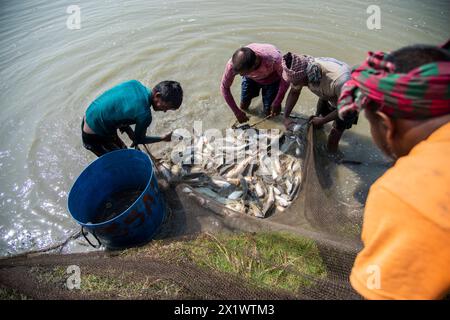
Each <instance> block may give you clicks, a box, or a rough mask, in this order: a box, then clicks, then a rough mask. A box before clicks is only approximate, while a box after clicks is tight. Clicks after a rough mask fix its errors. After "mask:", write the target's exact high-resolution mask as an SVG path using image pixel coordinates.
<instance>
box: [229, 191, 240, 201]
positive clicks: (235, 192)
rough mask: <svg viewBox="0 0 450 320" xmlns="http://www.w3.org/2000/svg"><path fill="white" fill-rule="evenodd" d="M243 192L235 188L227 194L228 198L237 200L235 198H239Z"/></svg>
mask: <svg viewBox="0 0 450 320" xmlns="http://www.w3.org/2000/svg"><path fill="white" fill-rule="evenodd" d="M243 194H244V192H243V191H242V190H236V191H234V192H232V193H231V194H230V195H229V196H228V199H230V200H237V199H239V198H241V197H242V195H243Z"/></svg>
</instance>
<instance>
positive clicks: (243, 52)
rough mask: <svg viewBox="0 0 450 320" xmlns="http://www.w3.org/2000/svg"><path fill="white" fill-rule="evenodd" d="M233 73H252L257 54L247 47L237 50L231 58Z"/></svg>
mask: <svg viewBox="0 0 450 320" xmlns="http://www.w3.org/2000/svg"><path fill="white" fill-rule="evenodd" d="M231 61H232V63H233V71H234V72H241V71H250V70H251V69H252V68H253V66H254V65H255V62H256V53H255V52H254V51H253V50H252V49H250V48H247V47H242V48H239V49H237V50H236V51H235V52H234V54H233V57H232V58H231Z"/></svg>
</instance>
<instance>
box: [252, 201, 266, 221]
mask: <svg viewBox="0 0 450 320" xmlns="http://www.w3.org/2000/svg"><path fill="white" fill-rule="evenodd" d="M249 209H250V210H251V212H252V214H253V215H254V216H255V217H257V218H264V217H265V215H264V214H263V212H262V210H261V209H260V208H259V207H258V206H257V205H256V204H254V203H253V202H250V204H249Z"/></svg>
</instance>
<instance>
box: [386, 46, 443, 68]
mask: <svg viewBox="0 0 450 320" xmlns="http://www.w3.org/2000/svg"><path fill="white" fill-rule="evenodd" d="M386 60H387V61H390V62H393V63H394V64H395V72H396V73H408V72H409V71H411V70H413V69H415V68H417V67H420V66H422V65H425V64H428V63H432V62H437V61H450V53H449V52H447V51H446V50H444V49H441V48H439V47H436V46H430V45H423V44H416V45H412V46H408V47H403V48H401V49H398V50H395V51H393V52H391V53H390V54H389V56H388V57H387V59H386Z"/></svg>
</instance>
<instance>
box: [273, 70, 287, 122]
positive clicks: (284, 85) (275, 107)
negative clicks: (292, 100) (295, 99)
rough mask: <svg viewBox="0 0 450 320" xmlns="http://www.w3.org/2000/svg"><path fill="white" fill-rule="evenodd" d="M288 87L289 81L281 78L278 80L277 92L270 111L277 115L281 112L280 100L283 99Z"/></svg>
mask: <svg viewBox="0 0 450 320" xmlns="http://www.w3.org/2000/svg"><path fill="white" fill-rule="evenodd" d="M288 88H289V83H287V82H286V81H285V80H284V79H283V78H281V80H280V86H279V87H278V93H277V96H276V97H275V99H274V100H273V102H272V113H273V114H274V115H277V114H279V113H280V112H281V102H282V101H283V99H284V96H285V94H286V91H287V89H288Z"/></svg>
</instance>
